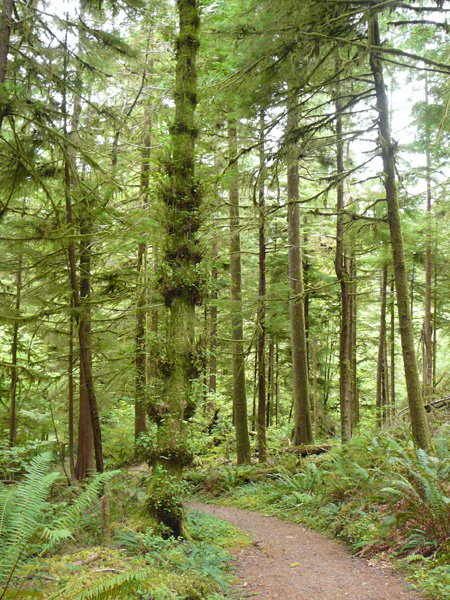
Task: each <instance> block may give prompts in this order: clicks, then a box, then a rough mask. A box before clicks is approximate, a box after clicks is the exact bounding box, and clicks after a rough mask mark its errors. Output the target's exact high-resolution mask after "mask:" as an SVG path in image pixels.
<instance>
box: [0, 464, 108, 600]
mask: <svg viewBox="0 0 450 600" xmlns="http://www.w3.org/2000/svg"><path fill="white" fill-rule="evenodd" d="M51 460H52V457H51V455H50V454H48V453H47V454H42V455H40V456H38V457H36V458H34V459H33V460H32V461H31V462H30V464H29V465H28V467H27V473H26V475H25V477H24V478H23V480H22V481H21V482H19V483H18V484H16V485H14V486H6V485H4V484H0V590H3V591H2V594H1V595H0V599H1V598H4V597H6V593H7V591H8V589H9V587H10V586H11V585H12V584H13V583H14V584H16V583H17V582H19V583H18V585H19V586H20V581H21V578H23V577H26V573H27V570H31V569H32V568H33V566H34V563H35V562H36V560H37V559H38V558H39V557H40V556H42V554H43V553H44V552H45V551H48V550H49V549H51V548H52V547H54V546H55V545H57V544H58V543H59V542H61V541H62V540H65V539H67V538H69V537H70V536H71V535H72V532H73V530H74V528H75V526H76V524H77V522H78V520H79V517H80V514H81V513H82V511H83V510H85V509H86V507H87V506H88V505H89V504H90V503H92V502H93V501H94V500H95V499H96V498H97V496H98V494H99V491H100V490H101V489H102V488H103V486H104V484H105V482H106V481H107V480H108V479H109V477H110V476H111V474H102V475H99V476H98V477H96V478H94V479H93V480H92V481H91V482H90V483H89V484H88V486H87V487H86V489H85V490H84V492H83V493H82V494H81V495H80V496H79V498H78V499H77V501H76V502H75V503H73V504H72V505H69V506H66V507H64V509H63V510H62V511H61V512H60V514H59V515H58V516H57V517H56V518H55V519H53V520H52V522H51V523H50V524H47V525H45V518H44V515H45V513H46V511H48V510H49V507H50V504H49V502H48V501H47V497H48V495H49V492H50V490H51V487H52V485H53V484H54V483H55V481H56V480H57V479H58V478H59V477H60V475H59V474H58V473H56V472H51V471H50V466H51ZM36 540H39V544H38V545H36V544H35V543H34V542H35V541H36ZM37 548H40V550H37ZM31 559H33V560H31ZM30 561H31V562H30Z"/></svg>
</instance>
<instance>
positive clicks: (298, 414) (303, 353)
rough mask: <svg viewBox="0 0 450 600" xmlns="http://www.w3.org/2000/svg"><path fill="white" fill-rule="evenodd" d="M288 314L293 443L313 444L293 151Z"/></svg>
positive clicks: (291, 118)
mask: <svg viewBox="0 0 450 600" xmlns="http://www.w3.org/2000/svg"><path fill="white" fill-rule="evenodd" d="M297 121H298V119H297V115H296V114H295V112H294V111H293V110H290V111H289V113H288V122H287V135H289V134H290V132H291V131H292V130H293V129H294V128H295V127H296V126H297ZM287 195H288V196H287V202H288V207H287V208H288V243H289V288H290V298H289V309H290V310H289V312H290V324H291V349H292V380H293V407H294V444H295V445H296V446H298V445H300V444H312V443H313V442H314V435H313V431H312V425H311V416H310V412H311V410H310V405H309V382H308V357H307V350H306V329H305V313H304V298H303V264H302V250H301V232H300V208H299V205H298V202H299V176H298V158H297V156H296V153H295V148H292V147H291V149H290V156H289V164H288V170H287Z"/></svg>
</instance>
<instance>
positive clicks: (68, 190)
mask: <svg viewBox="0 0 450 600" xmlns="http://www.w3.org/2000/svg"><path fill="white" fill-rule="evenodd" d="M64 62H65V68H64V70H65V73H66V74H67V54H66V55H65V57H64ZM63 113H64V114H67V104H66V98H65V96H64V98H63ZM80 114H81V101H80V97H79V96H78V95H76V94H75V95H74V110H73V116H72V137H73V138H75V139H76V138H77V134H78V125H79V118H80ZM64 134H65V136H67V122H66V119H65V121H64ZM64 154H65V156H64V195H65V204H66V222H67V226H68V229H69V232H70V233H72V234H73V232H74V222H73V215H72V173H75V172H76V165H75V156H74V150H73V148H70V150H69V145H68V144H67V143H66V144H65V148H64ZM68 254H69V274H70V285H71V290H72V301H73V310H74V312H75V318H76V323H77V328H78V341H79V345H80V373H81V372H82V373H83V375H82V377H83V388H84V389H85V391H86V395H87V400H88V405H89V413H90V422H91V426H92V434H93V443H94V452H95V465H96V468H97V471H98V472H99V473H102V472H103V450H102V435H101V427H100V418H99V414H98V406H97V398H96V395H95V389H94V380H93V376H92V363H91V360H90V357H89V342H88V340H87V338H86V322H85V318H86V313H85V307H84V306H83V304H82V300H81V294H80V290H79V288H78V276H77V266H76V258H75V244H74V241H73V237H71V238H70V241H69V245H68ZM80 387H81V386H80ZM81 393H82V392H81V390H80V404H81ZM80 411H81V407H80ZM79 452H80V447H79V448H78V453H79ZM83 470H84V469H83Z"/></svg>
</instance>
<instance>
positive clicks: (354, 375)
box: [350, 252, 360, 432]
mask: <svg viewBox="0 0 450 600" xmlns="http://www.w3.org/2000/svg"><path fill="white" fill-rule="evenodd" d="M350 273H351V278H352V284H351V296H350V304H351V315H352V319H351V340H352V342H351V352H352V364H351V379H352V381H351V388H352V390H351V391H352V432H354V431H356V429H357V427H358V425H359V418H360V415H359V390H358V366H357V365H358V362H357V347H358V346H357V341H358V337H357V326H358V300H357V298H358V279H357V268H356V259H355V256H354V253H353V252H352V257H351V259H350Z"/></svg>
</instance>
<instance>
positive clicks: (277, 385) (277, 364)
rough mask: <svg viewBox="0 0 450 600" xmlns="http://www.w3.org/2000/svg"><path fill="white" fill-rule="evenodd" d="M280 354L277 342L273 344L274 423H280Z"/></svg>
mask: <svg viewBox="0 0 450 600" xmlns="http://www.w3.org/2000/svg"><path fill="white" fill-rule="evenodd" d="M279 359H280V356H279V349H278V342H277V344H276V346H275V425H277V426H278V425H279V424H280V361H279Z"/></svg>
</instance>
